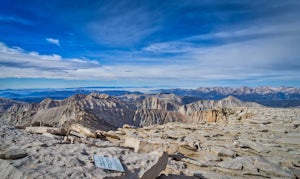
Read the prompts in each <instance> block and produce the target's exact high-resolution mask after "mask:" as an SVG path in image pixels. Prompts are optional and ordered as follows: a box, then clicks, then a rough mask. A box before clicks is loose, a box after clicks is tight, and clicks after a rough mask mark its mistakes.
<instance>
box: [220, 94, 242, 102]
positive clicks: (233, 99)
mask: <svg viewBox="0 0 300 179" xmlns="http://www.w3.org/2000/svg"><path fill="white" fill-rule="evenodd" d="M222 100H223V101H241V100H239V99H238V98H236V97H234V96H232V95H229V96H227V97H226V98H224V99H222Z"/></svg>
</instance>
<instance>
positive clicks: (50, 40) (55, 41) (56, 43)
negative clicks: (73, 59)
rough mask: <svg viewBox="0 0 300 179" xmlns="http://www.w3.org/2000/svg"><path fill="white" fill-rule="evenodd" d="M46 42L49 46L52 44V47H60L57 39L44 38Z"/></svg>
mask: <svg viewBox="0 0 300 179" xmlns="http://www.w3.org/2000/svg"><path fill="white" fill-rule="evenodd" d="M46 41H47V42H49V43H51V44H54V45H57V46H59V47H60V43H59V40H58V39H54V38H46Z"/></svg>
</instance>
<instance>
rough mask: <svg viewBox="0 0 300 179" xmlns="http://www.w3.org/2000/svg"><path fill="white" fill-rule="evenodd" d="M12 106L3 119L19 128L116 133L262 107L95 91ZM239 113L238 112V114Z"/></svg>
mask: <svg viewBox="0 0 300 179" xmlns="http://www.w3.org/2000/svg"><path fill="white" fill-rule="evenodd" d="M8 102H9V104H11V105H10V107H9V108H8V106H7V108H6V109H7V110H6V111H4V112H3V114H2V116H1V118H0V120H4V121H7V122H9V123H12V124H14V125H16V126H18V127H21V128H24V127H28V126H50V127H59V128H64V127H66V128H67V127H68V126H70V125H72V124H73V123H79V124H80V125H83V126H85V127H88V128H92V129H101V130H114V129H117V128H118V127H122V126H123V125H124V124H128V125H132V126H136V127H143V126H149V125H157V124H158V125H160V124H165V123H168V122H184V123H186V122H187V123H190V122H196V123H199V122H219V121H220V122H222V121H226V120H228V119H229V118H230V116H232V115H235V116H237V115H238V114H237V113H241V112H242V111H243V110H241V109H239V108H258V107H262V106H261V105H259V104H257V103H253V102H243V101H241V100H239V99H237V98H235V97H233V96H229V97H227V98H224V99H222V100H197V101H194V102H191V103H186V102H185V100H184V98H183V97H181V96H177V95H174V94H161V93H158V94H155V95H154V94H152V95H143V94H125V95H121V96H118V97H114V96H110V95H107V94H100V93H97V92H93V93H90V94H88V95H87V94H75V95H73V96H71V97H69V98H66V99H64V100H53V99H50V98H46V99H44V100H43V101H41V102H39V103H25V102H15V103H12V101H10V100H8ZM236 111H238V112H236Z"/></svg>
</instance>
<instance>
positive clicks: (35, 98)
mask: <svg viewBox="0 0 300 179" xmlns="http://www.w3.org/2000/svg"><path fill="white" fill-rule="evenodd" d="M128 90H130V91H128ZM138 90H139V89H138V88H131V89H127V88H108V87H98V88H97V87H85V88H65V89H24V90H20V89H18V90H17V89H7V90H0V97H2V98H7V99H12V100H16V101H23V102H36V103H39V102H41V101H42V100H44V99H45V98H52V99H56V100H62V99H66V98H68V97H70V96H72V95H75V94H90V93H91V92H99V93H102V94H108V95H111V96H116V97H118V98H119V97H122V96H123V95H130V94H132V95H140V96H141V97H143V96H155V95H157V94H175V95H177V96H180V97H181V98H182V100H183V102H184V103H191V102H194V101H197V100H220V99H223V98H226V97H228V96H234V97H236V98H238V99H240V100H243V101H251V102H256V103H259V104H262V105H264V106H268V107H296V106H300V88H295V87H284V86H282V87H276V88H275V87H256V88H250V87H239V88H233V87H200V88H197V89H182V88H176V89H158V90H148V91H147V92H146V93H142V92H139V91H138Z"/></svg>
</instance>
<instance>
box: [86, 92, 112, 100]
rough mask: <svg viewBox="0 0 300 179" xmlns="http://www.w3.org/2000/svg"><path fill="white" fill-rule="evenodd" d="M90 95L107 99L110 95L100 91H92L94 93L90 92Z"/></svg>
mask: <svg viewBox="0 0 300 179" xmlns="http://www.w3.org/2000/svg"><path fill="white" fill-rule="evenodd" d="M88 96H91V97H96V98H102V99H107V98H109V95H108V94H100V93H98V92H92V93H90V94H89V95H88Z"/></svg>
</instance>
